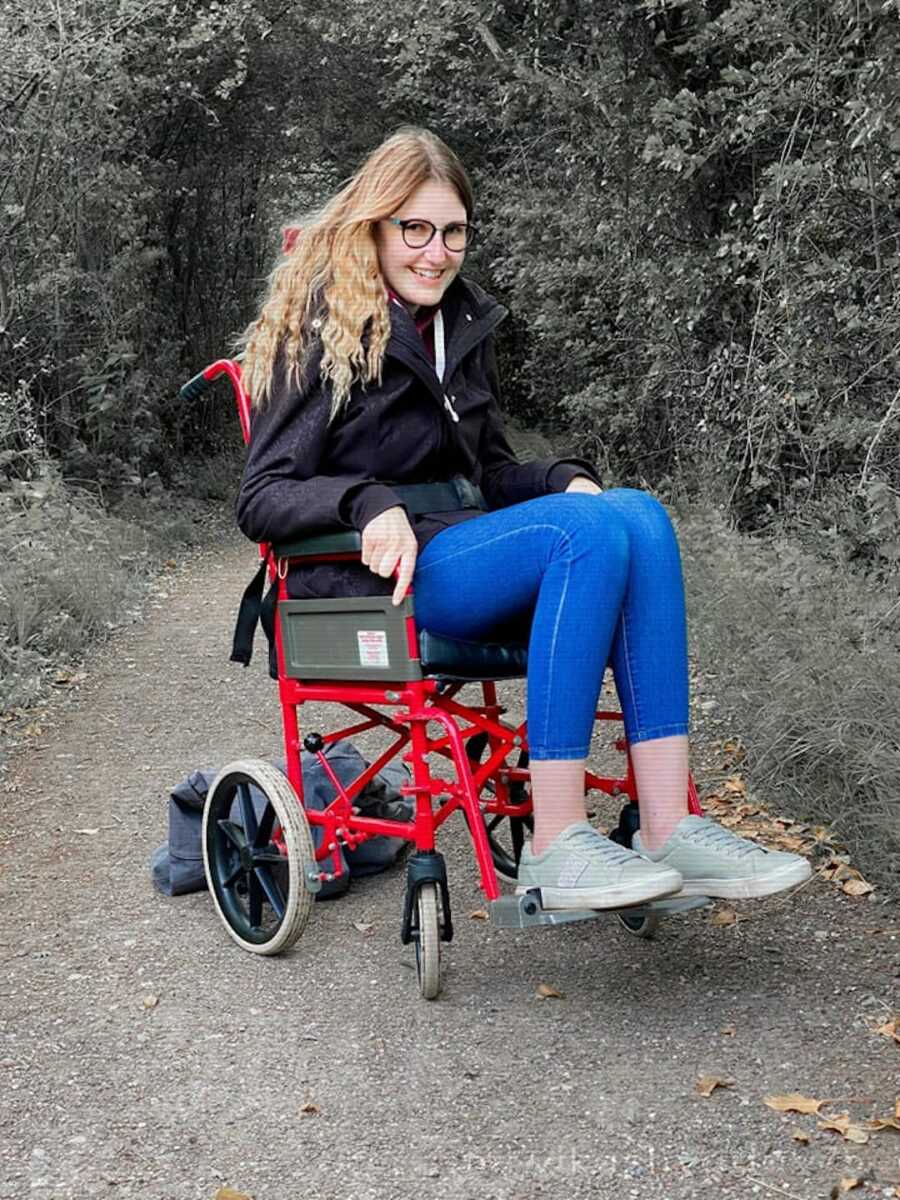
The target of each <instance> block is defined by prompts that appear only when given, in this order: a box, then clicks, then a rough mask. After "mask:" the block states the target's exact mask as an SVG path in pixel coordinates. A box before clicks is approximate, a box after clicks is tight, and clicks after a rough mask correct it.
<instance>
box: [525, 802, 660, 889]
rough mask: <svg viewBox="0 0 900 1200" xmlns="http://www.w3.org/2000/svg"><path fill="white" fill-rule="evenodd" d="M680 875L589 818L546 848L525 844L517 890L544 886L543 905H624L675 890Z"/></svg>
mask: <svg viewBox="0 0 900 1200" xmlns="http://www.w3.org/2000/svg"><path fill="white" fill-rule="evenodd" d="M681 884H682V878H681V875H680V874H679V873H678V871H676V870H673V869H672V868H671V867H669V866H667V865H663V866H657V865H656V864H655V863H651V862H648V861H647V860H646V859H645V858H642V857H641V856H640V855H639V854H635V853H634V851H633V850H628V849H626V848H625V847H624V846H619V845H617V843H616V842H613V841H610V839H609V838H606V837H603V835H602V834H599V833H598V832H597V830H596V829H594V827H593V825H591V824H590V823H589V822H588V821H577V822H576V823H575V824H574V825H569V826H568V827H567V828H566V829H564V830H563V831H562V833H560V834H558V835H557V837H556V839H555V840H554V841H553V842H552V843H551V844H550V846H549V847H548V848H547V849H546V850H545V851H544V853H543V854H537V855H535V854H532V852H531V842H526V843H525V845H524V846H523V847H522V858H521V861H520V862H519V877H518V887H517V888H516V895H519V896H521V895H523V894H524V893H525V892H527V891H528V890H529V889H530V888H540V889H541V903H542V904H543V906H544V908H551V909H554V908H555V909H558V908H624V907H626V906H627V905H629V904H641V903H644V902H646V901H648V900H656V899H658V898H659V897H660V896H670V895H672V893H673V892H677V891H678V890H679V888H680V887H681Z"/></svg>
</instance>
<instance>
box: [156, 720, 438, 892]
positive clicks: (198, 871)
mask: <svg viewBox="0 0 900 1200" xmlns="http://www.w3.org/2000/svg"><path fill="white" fill-rule="evenodd" d="M325 754H326V757H327V758H328V762H329V765H330V766H331V769H332V770H333V771H334V773H335V775H336V776H337V777H338V779H339V780H340V782H341V784H343V785H344V786H345V787H346V785H347V784H349V783H352V782H353V780H354V779H356V778H357V777H358V776H359V775H361V774H362V772H363V771H364V770H365V769H366V767H367V766H368V765H369V764H368V763H367V762H366V760H365V759H364V758H363V756H362V755H361V754H360V752H359V751H358V750H357V748H356V747H355V746H354V745H353V743H352V742H351V741H350V740H349V739H348V738H342V739H341V740H340V741H337V742H332V743H331V745H329V746H328V747H327V749H326V751H325ZM300 764H301V767H302V770H303V800H304V805H305V807H306V808H310V809H318V810H322V809H324V808H327V807H328V805H329V804H330V803H331V802H332V800H333V799H334V796H335V792H334V785H333V784H332V782H331V780H330V779H329V778H328V776H327V775H326V774H325V772H324V771H323V770H322V764H321V763H320V762H319V759H318V758H317V757H316V755H314V754H308V753H307V752H306V751H305V750H304V751H303V752H302V753H301V755H300ZM275 765H276V766H277V767H278V769H279V771H281V772H282V773H284V774H286V772H285V767H284V763H276V764H275ZM217 774H218V771H214V770H208V771H193V772H192V773H191V774H190V775H189V776H188V777H187V779H183V780H182V781H181V783H179V784H178V786H177V787H176V788H174V789H173V790H172V792H171V794H170V796H169V836H168V840H167V841H165V842H164V843H163V844H162V845H161V846H159V847H158V848H157V849H156V850H154V852H153V854H152V855H151V858H150V873H151V877H152V879H153V886H154V887H155V888H156V889H157V890H158V891H160V892H162V893H163V894H164V895H166V896H181V895H184V894H185V893H186V892H199V891H202V890H203V889H204V888H205V887H206V875H205V872H204V870H203V848H202V830H203V807H204V805H205V803H206V793H207V792H208V791H209V788H210V787H211V785H212V782H213V780H214V779H215V777H216V775H217ZM409 778H410V777H409V773H408V772H407V770H406V769H405V767H403V766H401V765H400V764H396V763H386V764H385V766H384V767H383V768H382V770H381V772H380V773H379V774H378V775H376V776H375V777H374V778H373V779H371V780H370V781H369V783H368V785H367V787H365V788H364V789H363V791H362V792H361V793H360V794H359V796H357V797H356V800H355V802H354V803H355V805H356V807H357V808H359V809H360V811H361V812H362V813H363V814H364V815H365V816H367V817H380V818H383V819H388V820H399V821H411V820H412V819H413V810H414V803H413V800H412V798H411V797H409V796H404V795H402V794H401V792H400V787H401V786H402V785H403V784H406V783H409ZM250 794H251V796H252V798H253V804H254V807H255V808H256V812H257V816H260V815H261V814H262V811H263V809H264V808H265V804H266V798H265V796H264V795H263V794H262V792H260V791H259V789H258V788H255V787H253V785H252V784H251V787H250ZM310 832H311V833H312V839H313V844H314V846H315V847H316V849H318V848H319V846H320V845H321V841H322V829H321V827H320V826H317V825H312V826H310ZM408 844H409V843H407V842H406V841H405V840H404V839H403V838H391V837H375V838H370V839H369V840H368V841H365V842H363V843H362V844H361V845H360V846H358V847H357V848H356V849H355V850H346V849H345V850H343V851H342V852H341V859H342V866H343V867H344V873H343V874H342V875H341V877H340V878H339V879H334V880H332V881H331V882H330V883H325V884H323V885H322V890H321V891H320V892H318V893H317V898H318V899H319V900H326V899H328V898H330V897H332V896H340V895H341V894H342V893H343V892H345V891H346V890H347V888H348V887H349V886H350V879H351V877H353V878H359V877H361V876H364V875H376V874H378V872H380V871H385V870H387V868H388V867H389V866H391V865H392V864H393V863H395V862H396V861H397V859H398V858H399V857H400V855H401V854H402V853H403V851H404V850H405V848H406V847H407V845H408Z"/></svg>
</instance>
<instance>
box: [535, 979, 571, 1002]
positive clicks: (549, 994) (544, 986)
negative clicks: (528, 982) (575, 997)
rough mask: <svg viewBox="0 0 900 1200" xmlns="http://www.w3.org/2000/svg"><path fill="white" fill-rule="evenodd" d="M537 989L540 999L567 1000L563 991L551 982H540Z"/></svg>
mask: <svg viewBox="0 0 900 1200" xmlns="http://www.w3.org/2000/svg"><path fill="white" fill-rule="evenodd" d="M535 991H536V995H537V997H538V999H539V1000H565V996H564V995H563V993H562V992H558V991H557V990H556V988H555V987H551V986H550V984H549V983H539V984H538V985H537V988H536V990H535Z"/></svg>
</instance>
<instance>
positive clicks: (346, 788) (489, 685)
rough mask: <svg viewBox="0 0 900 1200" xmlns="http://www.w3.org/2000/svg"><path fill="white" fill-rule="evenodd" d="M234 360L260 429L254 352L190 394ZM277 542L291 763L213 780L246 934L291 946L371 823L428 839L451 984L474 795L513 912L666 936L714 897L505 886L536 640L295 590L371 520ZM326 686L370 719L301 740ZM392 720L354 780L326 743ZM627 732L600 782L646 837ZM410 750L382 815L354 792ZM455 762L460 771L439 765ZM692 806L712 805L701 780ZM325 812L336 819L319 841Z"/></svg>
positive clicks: (415, 900)
mask: <svg viewBox="0 0 900 1200" xmlns="http://www.w3.org/2000/svg"><path fill="white" fill-rule="evenodd" d="M223 375H224V376H227V377H228V379H229V381H230V383H231V386H232V388H233V391H234V395H235V399H236V401H237V406H238V413H239V416H240V421H241V429H242V431H243V436H244V441H245V443H246V442H248V441H249V438H250V404H249V398H248V396H247V393H246V392H245V390H244V388H243V385H242V383H241V371H240V364H239V362H237V361H233V360H229V359H220V360H218V361H217V362H214V363H212V364H211V365H210V366H208V367H206V368H205V370H203V371H202V372H200V373H199V374H198V375H196V376H194V378H193V379H191V380H190V381H189V382H188V383H186V384H185V385H184V386H183V388H182V389H181V396H182V397H183V398H184V399H186V400H194V399H196V398H197V397H198V396H200V395H201V394H202V393H203V392H205V391H206V390H207V389H208V388H209V387H210V386H211V385H212V384H213V383H214V382H215V380H217V379H219V378H220V377H221V376H223ZM260 555H261V558H262V564H263V565H262V567H261V569H260V576H259V578H260V581H262V578H263V576H266V575H267V576H268V579H269V581H270V583H272V584H273V585H274V588H275V590H276V597H277V600H276V605H275V609H276V612H275V620H274V642H275V650H276V654H277V664H278V671H277V675H278V691H279V697H280V702H281V711H282V719H283V724H284V745H285V754H286V759H287V777H285V776H284V775H283V774H282V773H281V772H280V771H279V770H277V769H276V768H275V767H273V766H271V765H270V764H268V763H266V762H262V761H260V760H255V759H247V760H240V761H236V762H233V763H230V764H229V765H228V766H226V767H224V768H223V769H222V771H220V773H219V775H218V776H217V778H216V780H215V782H214V783H213V786H212V787H211V789H210V791H209V794H208V798H207V802H206V808H205V811H204V817H203V857H204V864H205V869H206V877H207V882H208V884H209V889H210V892H211V894H212V897H213V901H214V903H215V906H216V909H217V911H218V913H219V916H220V917H221V919H222V921H223V923H224V925H225V927H226V929H227V930H228V932H229V934H230V935H231V937H232V938H233V939H234V940H235V941H236V942H237V943H238V945H240V946H242V947H243V948H244V949H245V950H249V951H251V952H252V953H255V954H263V955H272V954H278V953H280V952H281V951H283V950H287V949H288V948H289V947H290V946H292V945H293V943H294V942H295V941H296V940H297V939H298V938H299V936H300V934H301V933H302V932H303V930H304V927H305V926H306V923H307V921H308V919H309V916H310V911H311V908H312V902H313V900H314V898H315V895H316V893H317V892H318V891H319V890H320V889H321V887H322V885H323V883H324V882H326V881H329V880H333V879H334V878H335V877H336V876H337V875H339V874H340V873H341V871H342V870H345V869H346V867H345V866H344V865H343V861H342V854H341V849H342V847H345V848H347V849H350V850H352V849H354V848H356V847H357V846H359V845H360V844H361V843H362V842H364V841H365V840H366V839H369V838H374V837H379V836H388V837H400V838H403V839H405V840H407V841H409V842H410V843H412V850H411V853H410V854H409V856H408V858H407V860H406V889H405V895H404V901H403V913H402V920H401V929H400V937H401V940H402V941H403V942H404V943H410V942H412V943H413V944H414V947H415V953H416V965H417V977H418V984H419V991H420V994H421V995H422V996H423V997H424V998H426V999H434V998H435V997H436V996H437V995H438V993H439V991H440V986H441V981H440V966H441V943H442V942H448V941H450V940H451V938H452V937H453V922H452V916H451V904H450V893H449V890H448V886H447V873H446V868H445V864H444V859H443V856H442V855H441V854H440V853H439V852H438V851H437V850H436V848H435V839H436V835H437V832H438V830H439V829H440V828H441V827H442V826H443V825H444V824H445V822H446V821H447V820H448V819H449V818H450V817H452V816H453V814H454V813H456V812H457V811H460V812H461V813H462V815H463V818H464V819H465V822H466V825H467V827H468V831H469V835H470V837H471V839H472V846H473V848H474V851H475V861H476V864H477V868H478V871H479V874H480V879H481V890H482V892H483V895H484V900H485V907H486V908H487V910H488V913H489V915H490V918H491V920H492V922H493V923H494V924H495V925H497V926H499V927H505V928H514V929H523V928H529V927H532V926H538V925H541V926H543V925H557V924H562V923H565V922H569V921H576V920H586V919H591V918H596V917H598V916H602V915H604V912H609V911H614V915H615V916H616V917H617V918H618V920H619V921H620V922H621V923H622V925H623V926H624V927H625V929H627V930H628V931H629V932H631V933H633V934H635V935H637V936H640V937H649V936H651V935H652V934H653V933H654V932H655V930H656V928H657V926H658V924H659V921H660V919H661V918H662V917H664V916H666V915H667V914H671V913H673V912H678V911H684V910H685V909H689V908H695V907H699V906H701V905H704V904H706V903H707V901H706V900H705V898H703V897H688V898H685V897H675V898H670V899H663V900H657V901H653V902H651V903H646V904H642V905H640V906H633V907H630V908H627V909H618V910H604V912H600V911H597V910H594V909H590V910H585V911H580V910H579V911H564V912H560V911H548V910H545V909H544V908H543V906H542V903H541V896H540V889H532V890H531V891H529V892H527V893H526V894H524V895H508V894H507V895H501V891H500V886H499V883H498V878H499V879H502V880H504V881H506V882H508V883H515V881H516V877H517V873H518V863H519V857H520V854H521V851H522V846H523V842H524V839H525V837H526V836H527V834H528V832H529V831H530V828H531V825H532V818H531V812H532V806H531V798H530V794H529V771H528V736H527V728H526V724H525V722H522V723H521V724H519V725H516V726H512V725H510V724H507V723H505V722H504V721H503V720H502V717H503V714H504V712H505V709H504V708H503V707H502V706H501V705H499V704H498V702H497V689H496V683H497V681H498V680H501V679H502V680H508V679H519V678H524V677H525V675H526V668H527V650H526V647H525V646H524V645H517V644H495V643H489V642H467V641H459V640H456V639H452V638H447V637H443V636H440V635H436V634H433V633H430V632H428V631H427V630H421V631H420V630H417V628H416V623H415V618H414V607H413V605H414V596H413V594H412V589H410V590H409V592H408V594H407V596H406V598H405V599H404V601H403V603H402V605H400V606H397V607H395V606H394V605H393V604H392V603H391V599H390V596H368V597H356V598H346V599H324V600H296V599H291V598H290V597H289V595H288V591H287V568H288V566H289V565H290V564H292V563H294V562H310V561H351V560H353V559H357V560H358V559H359V555H360V535H359V534H358V533H356V532H354V531H346V530H341V531H335V532H322V533H321V534H317V535H315V536H311V537H307V538H304V539H302V540H300V541H296V542H293V543H290V544H283V545H277V544H276V545H262V546H260ZM472 683H475V684H478V685H480V689H481V703H477V704H463V703H461V702H460V700H459V699H458V698H457V697H458V695H459V693H460V691H461V690H462V688H463V687H464V686H466V685H467V684H472ZM314 701H328V702H330V703H339V704H341V705H343V706H344V708H346V709H348V710H349V712H350V713H352V714H354V718H355V719H354V720H353V721H352V723H351V724H349V725H346V726H345V727H343V728H341V729H336V730H334V731H332V732H330V733H327V734H319V733H309V734H307V735H306V736H305V737H304V738H303V739H302V741H301V736H300V722H299V717H298V714H299V710H300V708H301V706H302V705H304V704H308V703H311V702H314ZM596 717H597V720H599V721H621V719H622V716H621V713H620V712H615V711H598V712H597V714H596ZM376 728H381V729H383V730H384V731H385V733H386V735H387V737H388V739H389V745H388V746H387V748H386V749H385V750H384V751H383V753H381V754H380V755H379V756H378V757H377V758H376V759H375V761H373V762H372V763H371V764H370V765H369V766H368V767H367V768H366V769H365V770H364V771H362V772H361V773H360V775H359V776H358V777H357V778H356V779H354V780H353V781H352V782H351V783H350V784H349V785H347V784H342V783H341V782H340V781H339V780H338V778H337V777H336V775H335V774H334V772H333V770H332V768H331V766H330V764H329V761H328V758H327V756H326V753H325V750H326V747H327V746H328V745H329V744H330V743H332V742H335V741H337V740H339V739H340V738H344V737H348V736H352V735H353V734H358V733H363V732H364V731H367V730H372V729H376ZM615 747H616V749H617V750H619V751H621V752H622V753H623V755H624V774H623V775H622V776H621V777H619V778H611V777H606V776H602V775H598V774H595V773H593V772H590V771H589V772H587V773H586V777H585V792H586V793H589V792H591V791H601V792H604V793H606V794H607V795H609V796H614V797H615V796H622V797H624V798H625V801H626V802H625V806H624V808H623V809H622V813H621V816H620V818H619V823H618V826H617V828H616V829H615V830H613V832H612V834H611V836H612V837H613V838H614V839H615V840H616V841H618V842H620V843H621V844H623V845H628V846H630V844H631V838H632V835H633V833H634V831H635V830H636V829H637V828H638V824H639V818H638V796H637V789H636V786H635V779H634V773H633V770H632V766H631V758H630V755H629V753H628V746H627V743H626V741H625V739H624V737H620V738H618V739H617V740H616V741H615ZM301 748H302V749H305V750H306V751H307V752H308V753H309V754H313V755H316V756H318V758H319V761H320V763H321V765H322V768H323V770H324V771H325V773H326V775H327V776H328V778H329V779H330V781H331V783H332V784H333V786H334V799H333V801H332V802H331V803H330V804H328V806H327V807H326V808H325V809H324V810H321V811H319V810H310V809H306V808H304V804H303V775H302V769H301V757H300V755H301ZM401 752H402V754H403V761H404V762H405V763H407V764H408V767H409V775H410V782H409V784H408V785H406V786H405V787H404V788H403V789H402V790H403V791H404V792H406V793H407V794H408V795H409V797H410V798H411V800H412V801H413V802H414V810H413V816H412V819H410V820H388V819H381V818H379V817H373V816H366V815H364V814H363V813H361V812H360V811H359V810H358V809H357V807H356V805H355V803H354V801H355V800H356V798H357V797H358V796H359V794H360V793H361V792H362V790H363V789H364V788H365V787H366V785H367V784H368V783H369V782H370V780H372V778H373V777H374V776H375V775H376V774H377V773H378V772H379V771H380V770H381V769H382V768H383V767H384V766H385V764H386V763H388V762H389V761H390V760H391V759H392V758H394V757H395V756H396V755H397V754H400V753H401ZM440 764H444V775H439V774H436V773H435V770H434V768H435V767H437V766H438V765H440ZM447 764H449V768H448V766H447ZM260 795H261V796H262V797H263V802H262V804H260V802H259V797H260ZM254 796H255V797H256V803H254ZM689 807H690V811H691V812H694V813H700V812H701V808H700V803H699V799H698V796H697V791H696V788H695V786H694V783H693V781H692V780H691V781H690V783H689ZM311 826H319V827H320V828H321V831H322V832H321V838H320V840H319V845H318V849H316V848H315V846H314V840H313V837H312V835H311V832H310V828H311Z"/></svg>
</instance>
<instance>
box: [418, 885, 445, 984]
mask: <svg viewBox="0 0 900 1200" xmlns="http://www.w3.org/2000/svg"><path fill="white" fill-rule="evenodd" d="M416 920H417V926H418V928H416V929H414V930H413V940H414V942H415V946H416V974H417V975H418V978H419V995H420V996H421V997H422V998H423V1000H434V999H435V998H436V997H437V995H438V993H439V992H440V990H441V927H440V908H439V903H438V885H437V884H436V883H423V884H422V886H421V887H420V888H419V890H418V892H417V894H416Z"/></svg>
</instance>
